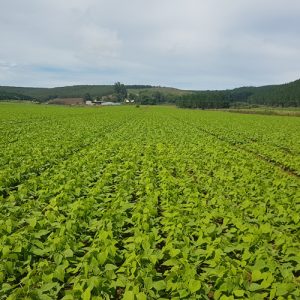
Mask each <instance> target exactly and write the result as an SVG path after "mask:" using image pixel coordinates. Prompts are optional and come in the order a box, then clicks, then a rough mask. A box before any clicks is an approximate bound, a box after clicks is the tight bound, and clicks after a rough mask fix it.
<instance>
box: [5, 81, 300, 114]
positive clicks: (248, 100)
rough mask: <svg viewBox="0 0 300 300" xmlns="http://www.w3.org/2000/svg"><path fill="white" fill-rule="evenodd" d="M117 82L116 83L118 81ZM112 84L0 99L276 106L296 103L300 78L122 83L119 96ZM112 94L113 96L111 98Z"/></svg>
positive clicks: (27, 91)
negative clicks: (200, 86)
mask: <svg viewBox="0 0 300 300" xmlns="http://www.w3.org/2000/svg"><path fill="white" fill-rule="evenodd" d="M118 84H120V83H118ZM115 87H116V84H115V85H77V86H67V87H56V88H27V87H6V86H2V87H1V86H0V100H32V101H38V102H47V101H49V100H51V99H55V98H78V97H80V98H85V97H86V95H88V96H89V97H91V98H92V99H99V98H101V97H104V96H112V97H111V98H110V99H112V100H113V101H123V100H124V98H125V97H128V98H129V99H131V100H134V101H135V102H136V103H140V104H142V105H157V104H164V103H173V104H175V103H176V105H177V106H178V107H182V108H202V109H207V108H229V107H236V106H243V105H266V106H279V107H299V106H300V80H296V81H294V82H291V83H287V84H282V85H268V86H261V87H241V88H236V89H232V90H216V91H211V90H207V91H186V90H179V89H174V88H166V87H154V86H151V85H124V84H121V87H122V88H123V92H122V96H121V97H120V92H119V93H118V92H117V93H116V90H115ZM114 96H115V97H114Z"/></svg>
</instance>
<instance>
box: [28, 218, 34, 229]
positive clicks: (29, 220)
mask: <svg viewBox="0 0 300 300" xmlns="http://www.w3.org/2000/svg"><path fill="white" fill-rule="evenodd" d="M27 222H28V224H29V225H30V227H32V228H34V227H35V225H36V218H34V217H33V218H29V219H28V220H27Z"/></svg>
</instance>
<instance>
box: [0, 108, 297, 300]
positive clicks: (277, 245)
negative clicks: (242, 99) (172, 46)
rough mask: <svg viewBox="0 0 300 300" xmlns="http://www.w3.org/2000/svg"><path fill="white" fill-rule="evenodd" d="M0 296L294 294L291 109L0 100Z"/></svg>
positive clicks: (265, 296) (294, 122) (293, 124)
mask: <svg viewBox="0 0 300 300" xmlns="http://www.w3.org/2000/svg"><path fill="white" fill-rule="evenodd" d="M0 130H1V139H0V145H1V148H0V149H1V150H0V166H1V168H0V283H1V284H0V299H46V300H48V299H122V298H123V299H208V300H209V299H221V300H223V299H299V298H300V251H299V249H300V223H299V221H300V217H299V216H300V119H299V118H294V117H289V118H287V117H282V116H264V115H255V114H253V115H250V114H249V115H246V114H233V113H228V112H222V111H202V110H183V109H177V108H175V107H161V106H159V107H149V106H148V107H143V106H141V107H139V108H137V107H135V106H120V107H97V108H86V107H63V106H62V107H59V106H49V105H48V106H47V105H30V104H8V103H0Z"/></svg>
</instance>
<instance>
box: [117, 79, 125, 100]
mask: <svg viewBox="0 0 300 300" xmlns="http://www.w3.org/2000/svg"><path fill="white" fill-rule="evenodd" d="M114 91H115V95H116V97H117V100H118V101H119V102H120V101H124V100H125V99H126V97H127V89H126V86H125V85H124V84H122V83H120V82H116V83H115V84H114Z"/></svg>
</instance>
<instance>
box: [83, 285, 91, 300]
mask: <svg viewBox="0 0 300 300" xmlns="http://www.w3.org/2000/svg"><path fill="white" fill-rule="evenodd" d="M81 297H82V300H90V299H91V289H90V288H89V287H88V288H87V289H86V290H85V291H84V292H83V293H82V296H81Z"/></svg>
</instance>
